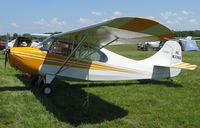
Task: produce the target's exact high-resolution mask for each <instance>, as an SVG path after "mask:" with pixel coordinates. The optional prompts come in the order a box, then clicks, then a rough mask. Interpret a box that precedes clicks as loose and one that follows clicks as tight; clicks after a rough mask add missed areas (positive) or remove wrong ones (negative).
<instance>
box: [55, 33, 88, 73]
mask: <svg viewBox="0 0 200 128" xmlns="http://www.w3.org/2000/svg"><path fill="white" fill-rule="evenodd" d="M86 39H87V34H86V35H84V37H83V38H82V40H81V41H80V43H79V44H78V45H77V46H76V48H75V49H74V50H73V51H72V52H71V54H70V55H69V56H68V57H67V58H66V59H65V61H64V62H63V64H62V66H61V67H60V68H59V69H58V71H57V72H56V74H55V75H58V73H60V71H61V70H62V69H63V67H64V66H65V64H66V63H67V62H68V61H69V60H70V58H71V57H72V56H73V55H74V53H75V52H76V51H77V50H78V49H79V48H80V47H81V46H82V44H83V42H84V41H85V40H86Z"/></svg>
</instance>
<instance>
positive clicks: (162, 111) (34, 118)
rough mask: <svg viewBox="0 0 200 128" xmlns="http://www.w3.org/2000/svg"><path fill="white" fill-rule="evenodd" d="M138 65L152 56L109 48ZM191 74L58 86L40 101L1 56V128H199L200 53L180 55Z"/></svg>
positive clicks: (123, 47) (132, 49) (126, 48)
mask: <svg viewBox="0 0 200 128" xmlns="http://www.w3.org/2000/svg"><path fill="white" fill-rule="evenodd" d="M108 49H111V50H112V51H115V52H118V53H120V54H122V55H124V56H127V57H129V58H135V59H142V58H145V57H148V56H151V55H152V54H153V53H154V52H153V51H146V52H142V51H136V48H135V46H131V45H121V46H109V47H108ZM183 60H184V61H185V62H190V63H193V64H197V65H198V68H197V69H196V70H194V71H188V70H187V71H185V70H184V71H182V73H181V74H180V75H179V76H177V77H175V78H172V79H171V80H169V79H164V80H163V79H159V80H143V81H120V82H103V83H100V82H92V83H79V82H67V81H62V80H56V81H55V82H54V86H53V87H54V93H53V94H52V95H51V96H44V95H42V94H40V93H39V92H38V89H37V88H35V87H32V86H30V82H29V80H28V79H27V78H26V77H23V76H20V75H19V73H18V72H17V71H15V70H14V69H12V68H11V67H9V65H8V66H7V70H6V73H5V72H4V58H3V55H1V56H0V128H58V127H59V128H60V127H61V128H68V127H69V128H70V127H80V128H96V127H105V128H115V127H119V128H134V127H136V128H183V127H185V128H198V127H200V84H199V81H200V52H184V53H183Z"/></svg>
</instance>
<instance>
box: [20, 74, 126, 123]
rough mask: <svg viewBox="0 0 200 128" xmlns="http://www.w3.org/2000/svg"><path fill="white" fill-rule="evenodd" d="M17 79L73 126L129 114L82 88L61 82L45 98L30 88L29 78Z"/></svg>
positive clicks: (58, 117)
mask: <svg viewBox="0 0 200 128" xmlns="http://www.w3.org/2000/svg"><path fill="white" fill-rule="evenodd" d="M17 77H18V78H19V80H21V81H22V82H23V83H24V84H25V85H27V88H29V87H30V88H31V91H32V92H33V94H34V95H35V97H36V98H37V99H38V100H39V101H40V102H41V103H42V104H43V105H44V106H45V107H46V109H47V110H48V111H50V112H51V113H53V114H54V116H55V117H56V118H57V119H58V120H59V121H62V122H66V123H70V124H71V125H73V126H79V125H80V124H87V123H88V124H95V123H101V122H104V121H112V120H115V119H118V118H122V117H124V116H126V115H127V114H128V112H127V111H126V110H124V109H123V108H120V107H118V106H116V105H114V104H111V103H109V102H107V101H105V100H103V99H101V98H99V97H98V96H95V95H94V94H91V93H88V92H86V91H85V90H83V89H82V88H77V87H76V88H73V87H72V85H69V84H67V83H66V82H63V81H61V80H56V81H55V82H54V85H53V91H54V92H53V93H52V95H50V96H45V95H43V94H41V93H40V91H39V90H38V88H36V87H34V86H30V81H29V80H28V78H26V77H21V76H19V75H17Z"/></svg>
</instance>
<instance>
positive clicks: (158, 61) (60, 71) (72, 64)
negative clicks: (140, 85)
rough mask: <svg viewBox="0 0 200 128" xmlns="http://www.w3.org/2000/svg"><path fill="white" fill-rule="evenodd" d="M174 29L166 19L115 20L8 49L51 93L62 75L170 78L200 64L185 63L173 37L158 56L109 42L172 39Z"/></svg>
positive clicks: (70, 77)
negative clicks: (127, 53)
mask: <svg viewBox="0 0 200 128" xmlns="http://www.w3.org/2000/svg"><path fill="white" fill-rule="evenodd" d="M172 35H173V32H172V31H171V30H170V29H168V28H167V27H165V26H163V25H161V24H160V23H158V22H156V21H153V20H149V19H144V18H137V17H135V18H134V17H122V18H117V19H112V20H109V21H106V22H103V23H100V24H96V25H92V26H89V27H86V28H82V29H78V30H74V31H70V32H66V33H61V34H58V35H53V36H50V37H48V38H47V39H45V40H44V41H43V42H42V44H41V45H42V46H41V48H30V47H17V48H10V49H9V50H7V56H8V60H9V63H10V65H11V66H12V67H15V68H16V69H19V70H20V71H22V72H24V73H27V74H30V75H31V76H33V78H34V79H32V82H33V83H34V84H39V85H42V91H43V92H44V93H45V94H50V93H51V92H52V88H51V83H52V81H53V80H54V79H55V78H56V77H62V78H66V79H68V80H86V81H109V80H112V81H113V80H136V79H154V78H169V77H174V76H177V75H178V74H179V73H180V72H181V69H189V70H194V69H195V68H196V65H192V64H189V63H184V62H182V53H181V47H180V45H179V44H178V43H177V42H175V41H167V42H166V43H165V45H164V46H163V47H162V49H161V50H160V51H158V52H157V53H156V54H155V55H153V56H152V57H149V58H147V59H144V60H140V61H136V60H132V59H129V58H126V57H123V56H121V55H118V54H116V53H113V52H111V51H109V50H107V49H105V48H104V47H105V46H107V45H109V44H119V43H135V42H138V41H139V42H145V41H157V40H161V41H166V40H169V39H170V38H172Z"/></svg>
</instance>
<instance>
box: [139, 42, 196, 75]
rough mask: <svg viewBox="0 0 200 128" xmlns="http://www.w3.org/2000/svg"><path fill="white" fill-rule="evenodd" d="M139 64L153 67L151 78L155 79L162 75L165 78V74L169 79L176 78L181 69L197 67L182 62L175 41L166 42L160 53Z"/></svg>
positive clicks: (180, 52) (179, 49) (180, 53)
mask: <svg viewBox="0 0 200 128" xmlns="http://www.w3.org/2000/svg"><path fill="white" fill-rule="evenodd" d="M141 62H142V63H145V64H153V65H154V70H155V71H154V72H155V73H154V74H155V75H153V76H155V77H158V76H159V75H164V76H163V77H165V76H166V75H165V72H168V73H167V74H168V75H169V77H173V76H177V75H178V74H179V73H180V72H181V69H188V70H194V69H195V68H196V67H197V66H196V65H193V64H189V63H185V62H182V51H181V46H180V45H179V44H178V42H176V41H167V42H166V43H165V44H164V46H163V47H162V48H161V49H160V51H158V52H157V53H156V54H154V55H153V56H151V57H149V58H147V59H145V60H142V61H141ZM163 73H164V74H163ZM161 77H162V76H161Z"/></svg>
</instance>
